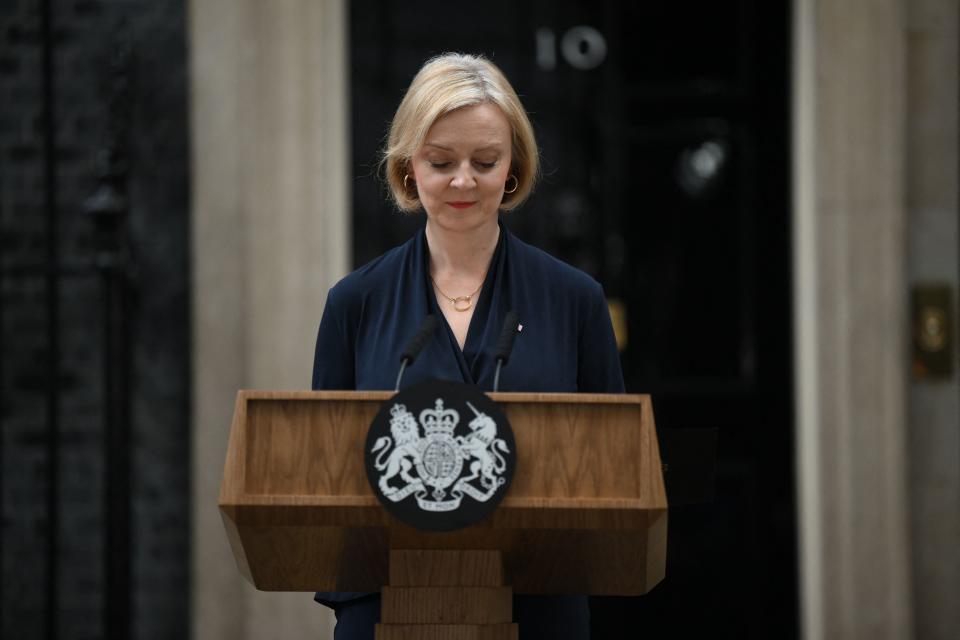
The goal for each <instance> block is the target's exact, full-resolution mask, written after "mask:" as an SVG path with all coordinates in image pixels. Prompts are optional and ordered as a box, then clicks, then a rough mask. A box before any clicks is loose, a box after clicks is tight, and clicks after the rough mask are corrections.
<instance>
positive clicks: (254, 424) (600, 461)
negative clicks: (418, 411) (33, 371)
mask: <svg viewBox="0 0 960 640" xmlns="http://www.w3.org/2000/svg"><path fill="white" fill-rule="evenodd" d="M392 395H393V394H392V393H390V392H380V391H377V392H364V391H299V392H269V391H240V392H239V393H238V394H237V401H236V409H235V413H234V417H233V424H232V425H231V428H230V441H229V445H228V448H227V459H226V465H225V468H224V474H223V484H222V486H221V490H220V511H221V514H222V516H223V520H224V524H225V526H226V529H227V535H228V537H229V539H230V544H231V546H232V547H233V553H234V556H235V557H236V559H237V564H238V565H239V567H240V570H241V572H242V573H243V574H244V575H245V576H246V577H247V578H248V579H249V580H250V581H251V582H252V583H253V585H254V586H255V587H256V588H257V589H261V590H265V591H380V592H381V593H382V596H383V597H382V604H381V618H382V624H380V625H378V628H377V637H378V638H379V639H381V640H387V639H391V640H392V639H398V638H402V639H404V640H407V639H411V640H412V639H414V638H418V639H426V638H430V639H437V640H439V639H440V638H444V639H452V640H458V639H463V640H466V639H477V640H481V639H483V640H487V639H489V640H493V639H495V638H496V639H499V638H514V639H515V638H517V637H518V629H517V625H516V624H513V623H512V605H511V602H512V592H513V591H515V592H517V593H525V594H593V595H640V594H643V593H646V592H647V591H649V590H650V589H651V588H653V586H654V585H656V584H657V583H658V582H659V581H660V580H661V579H663V576H664V570H665V563H666V541H667V499H666V493H665V492H664V485H663V475H662V473H661V467H660V454H659V451H658V448H657V438H656V433H655V429H654V421H653V409H652V406H651V403H650V398H649V396H642V395H606V394H544V393H493V394H490V396H491V397H492V398H493V399H494V400H495V401H496V402H498V403H500V406H501V407H502V408H503V409H504V411H505V413H506V414H507V417H508V419H509V420H510V424H511V425H512V427H513V431H514V436H515V438H516V447H517V467H516V475H515V476H514V478H513V484H512V485H511V486H510V489H509V491H508V493H507V495H506V497H504V499H503V502H501V503H500V506H499V507H498V508H497V510H496V511H494V513H493V515H492V516H491V517H489V518H487V519H486V520H484V521H482V522H480V523H478V524H475V525H472V526H470V527H468V528H465V529H460V530H457V531H451V532H442V533H440V532H430V531H421V530H418V529H414V528H412V527H409V526H407V525H405V524H402V523H401V522H399V521H398V520H396V519H395V518H393V517H392V516H390V515H389V514H388V513H387V512H386V511H385V510H384V509H383V508H382V507H381V505H380V503H379V502H378V500H377V498H376V497H375V496H374V494H373V491H372V490H371V488H370V486H369V484H368V482H367V477H366V471H365V468H364V451H363V447H364V445H365V439H366V434H367V428H368V426H369V425H370V423H371V421H372V420H373V417H374V416H375V415H376V413H377V411H378V410H379V408H380V404H381V403H382V402H384V401H385V400H387V399H389V398H390V397H392Z"/></svg>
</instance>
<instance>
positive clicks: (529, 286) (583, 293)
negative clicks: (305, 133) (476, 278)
mask: <svg viewBox="0 0 960 640" xmlns="http://www.w3.org/2000/svg"><path fill="white" fill-rule="evenodd" d="M429 264H430V263H429V255H428V251H427V241H426V235H425V233H424V230H423V229H422V228H421V229H420V230H419V231H418V232H417V234H416V235H415V236H414V237H413V238H411V239H410V240H409V241H407V242H406V243H404V244H403V245H401V246H399V247H397V248H395V249H393V250H392V251H389V252H387V253H385V254H384V255H382V256H380V257H379V258H377V259H375V260H374V261H373V262H370V263H369V264H367V265H366V266H364V267H361V268H360V269H358V270H357V271H354V272H353V273H351V274H350V275H348V276H347V277H345V278H344V279H343V280H341V281H340V282H338V283H337V284H336V285H335V286H334V287H333V288H332V289H330V293H329V295H328V296H327V304H326V308H325V309H324V312H323V318H322V320H321V321H320V331H319V334H318V336H317V346H316V354H315V359H314V365H313V388H314V389H358V390H375V389H379V390H384V389H386V390H392V389H393V386H394V383H395V382H396V375H397V371H398V369H399V366H400V353H401V352H402V351H403V349H404V347H406V345H407V342H409V340H410V338H412V337H413V335H414V334H415V333H416V332H417V329H418V328H419V327H420V324H421V323H422V322H423V318H424V316H426V315H427V314H428V313H433V314H435V315H436V316H437V317H438V318H440V319H441V320H442V319H443V314H442V313H441V312H440V309H439V307H438V306H437V299H436V296H435V295H434V294H433V288H432V285H431V282H430V270H429ZM511 309H512V310H513V311H515V312H516V313H517V315H518V316H519V318H520V324H521V325H522V327H523V328H522V330H521V331H520V333H519V334H518V335H517V336H516V340H515V341H514V346H513V352H512V354H511V356H510V361H509V363H508V364H507V365H506V366H505V367H504V368H503V370H502V371H501V373H500V390H501V391H543V392H598V393H623V390H624V387H623V374H622V373H621V370H620V359H619V356H618V353H617V347H616V342H615V340H614V336H613V328H612V326H611V324H610V314H609V312H608V310H607V304H606V300H605V298H604V295H603V289H602V288H601V286H600V284H599V283H597V282H596V281H595V280H594V279H593V278H591V277H590V276H588V275H586V274H585V273H583V272H582V271H579V270H578V269H575V268H573V267H571V266H569V265H567V264H565V263H563V262H561V261H559V260H557V259H556V258H553V257H552V256H550V255H548V254H546V253H544V252H543V251H541V250H539V249H537V248H535V247H532V246H530V245H528V244H526V243H524V242H522V241H520V240H519V239H517V238H516V237H515V236H513V235H512V234H511V233H510V232H509V231H508V230H507V228H506V227H504V226H502V225H501V227H500V239H499V241H498V243H497V247H496V250H495V251H494V254H493V259H492V261H491V264H490V268H489V270H488V271H487V277H486V280H485V281H484V284H483V288H482V290H481V292H480V296H479V299H478V300H477V302H476V308H475V309H474V312H473V316H472V318H471V320H470V327H469V329H468V331H467V339H466V342H465V343H464V347H463V350H462V351H461V349H460V347H459V345H458V344H457V341H456V338H455V337H454V335H453V332H452V331H451V330H450V327H449V325H447V323H446V321H442V322H441V327H440V329H438V330H437V331H436V332H435V333H434V335H433V336H432V337H431V338H430V340H428V341H427V343H426V346H425V347H424V349H423V351H421V353H420V355H419V357H418V358H417V360H416V361H415V362H414V363H413V365H411V366H410V367H408V368H407V370H406V372H405V373H404V377H403V386H404V387H407V386H410V385H413V384H416V383H418V382H422V381H424V380H429V379H431V378H439V379H443V380H455V381H462V382H466V383H468V384H475V385H477V386H479V387H480V388H481V389H482V390H484V391H489V390H492V388H493V376H494V370H495V367H496V363H495V362H494V359H493V351H494V349H495V346H496V341H497V338H498V337H499V333H500V330H501V328H502V325H503V321H504V318H505V316H506V314H507V312H508V311H510V310H511Z"/></svg>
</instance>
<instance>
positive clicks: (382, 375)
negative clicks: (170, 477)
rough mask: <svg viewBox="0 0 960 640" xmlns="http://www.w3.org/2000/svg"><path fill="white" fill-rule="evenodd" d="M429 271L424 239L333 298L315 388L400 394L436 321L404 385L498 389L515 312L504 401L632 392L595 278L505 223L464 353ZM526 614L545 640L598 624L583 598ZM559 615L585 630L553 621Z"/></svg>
mask: <svg viewBox="0 0 960 640" xmlns="http://www.w3.org/2000/svg"><path fill="white" fill-rule="evenodd" d="M429 265H430V261H429V253H428V249H427V241H426V235H425V233H424V230H423V228H421V229H420V230H419V231H418V232H417V234H416V235H414V237H413V238H411V239H410V240H408V241H407V242H406V243H404V244H403V245H401V246H399V247H397V248H395V249H393V250H391V251H389V252H387V253H385V254H384V255H382V256H380V257H379V258H377V259H375V260H373V261H372V262H370V263H369V264H367V265H366V266H364V267H361V268H360V269H358V270H356V271H354V272H353V273H351V274H350V275H348V276H346V277H345V278H343V279H342V280H341V281H340V282H338V283H337V284H336V285H335V286H334V287H333V288H331V289H330V292H329V294H328V296H327V304H326V307H325V308H324V311H323V318H322V319H321V321H320V330H319V334H318V336H317V346H316V353H315V356H314V364H313V388H314V389H357V390H392V389H393V388H394V384H395V382H396V376H397V371H398V370H399V366H400V353H401V352H402V351H403V349H404V348H405V347H406V345H407V343H408V342H409V340H410V338H411V337H413V335H414V334H415V333H416V332H417V330H418V329H419V328H420V325H421V323H422V322H423V318H424V316H426V315H427V314H428V313H432V314H434V315H436V316H437V317H438V318H439V319H440V320H441V323H440V328H438V330H437V331H435V332H434V334H433V335H432V336H431V338H430V339H429V340H428V341H427V343H426V345H425V346H424V348H423V350H422V351H421V352H420V355H419V356H418V357H417V359H416V361H415V362H414V363H413V364H412V365H411V366H409V367H407V369H406V371H405V373H404V377H403V384H402V386H403V387H408V386H411V385H413V384H416V383H419V382H423V381H425V380H429V379H434V378H437V379H444V380H455V381H460V382H465V383H468V384H475V385H477V386H478V387H480V389H482V390H484V391H489V390H492V389H493V377H494V372H495V368H496V363H495V362H494V359H493V353H494V350H495V347H496V342H497V338H498V337H499V334H500V330H501V328H502V326H503V321H504V318H505V317H506V314H507V312H508V311H510V310H513V311H515V312H516V313H517V315H518V316H519V319H520V324H521V325H522V330H521V331H520V333H519V334H517V336H516V340H515V341H514V345H513V351H512V353H511V356H510V360H509V363H508V364H507V365H506V366H504V367H503V369H502V370H501V372H500V390H501V391H542V392H595V393H623V391H624V386H623V374H622V372H621V370H620V358H619V354H618V353H617V346H616V341H615V339H614V335H613V328H612V326H611V323H610V314H609V312H608V310H607V304H606V300H605V298H604V295H603V289H602V288H601V286H600V284H599V283H597V282H596V281H595V280H594V279H593V278H591V277H590V276H588V275H586V274H585V273H583V272H582V271H579V270H578V269H575V268H574V267H571V266H569V265H567V264H565V263H563V262H561V261H559V260H557V259H556V258H553V257H552V256H550V255H548V254H547V253H544V252H543V251H541V250H539V249H537V248H535V247H532V246H530V245H528V244H526V243H524V242H522V241H520V240H519V239H517V238H516V237H515V236H513V235H512V234H511V233H510V232H509V231H508V230H507V228H506V227H505V226H503V225H502V224H501V226H500V239H499V241H498V242H497V247H496V249H495V251H494V254H493V259H492V261H491V263H490V268H489V269H488V271H487V276H486V279H485V280H484V284H483V288H482V290H481V292H480V296H479V298H478V299H477V302H476V308H475V309H474V312H473V316H472V317H471V319H470V327H469V329H468V331H467V339H466V342H465V343H464V347H463V349H462V350H461V349H460V346H459V345H458V344H457V341H456V338H455V337H454V335H453V331H451V329H450V327H449V325H448V324H447V322H446V320H444V318H443V314H442V313H441V312H440V309H439V307H438V305H437V299H436V296H435V295H434V293H433V286H432V284H431V282H430V269H429ZM362 595H364V594H362V593H346V592H344V593H318V594H317V595H316V599H317V601H319V602H322V603H324V604H327V605H328V606H334V607H336V606H337V603H343V602H345V601H348V600H352V599H355V598H357V597H359V596H362ZM517 607H519V608H520V610H519V611H518V610H517ZM525 609H529V610H530V613H528V614H527V617H528V619H530V618H532V619H534V620H536V621H537V622H536V626H537V627H540V630H541V631H542V632H543V633H545V634H547V635H546V636H544V637H553V638H560V637H567V636H570V637H573V636H574V635H576V636H579V637H582V634H581V633H577V632H574V630H573V628H571V627H576V628H580V629H583V628H584V625H588V624H589V623H588V622H587V621H586V619H588V617H589V614H588V613H587V609H586V598H584V597H567V598H547V597H542V598H540V599H539V600H538V599H536V598H533V597H527V598H524V597H522V596H521V597H519V599H515V616H517V615H523V614H522V612H523V611H524V610H525ZM557 609H561V610H566V612H567V615H568V616H569V615H573V616H574V618H573V619H574V620H578V621H579V623H577V624H572V625H571V624H569V622H568V620H569V618H568V619H567V620H565V616H563V615H560V616H557V615H552V614H551V611H556V610H557ZM538 611H539V613H538ZM578 612H579V613H578ZM515 619H518V620H519V618H516V617H515ZM550 620H554V621H555V622H556V623H557V625H558V626H561V627H562V628H560V629H554V630H553V631H550V630H549V629H548V628H547V627H546V626H545V625H547V624H548V621H550ZM524 635H525V636H526V635H527V634H524ZM338 637H339V634H338Z"/></svg>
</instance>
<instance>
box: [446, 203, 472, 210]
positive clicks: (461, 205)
mask: <svg viewBox="0 0 960 640" xmlns="http://www.w3.org/2000/svg"><path fill="white" fill-rule="evenodd" d="M447 204H449V205H450V206H451V207H453V208H454V209H469V208H470V207H472V206H473V205H475V204H477V203H476V202H448V203H447Z"/></svg>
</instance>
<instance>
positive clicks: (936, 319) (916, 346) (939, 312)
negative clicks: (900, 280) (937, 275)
mask: <svg viewBox="0 0 960 640" xmlns="http://www.w3.org/2000/svg"><path fill="white" fill-rule="evenodd" d="M910 306H911V329H912V333H913V335H912V338H913V339H912V343H913V345H912V349H911V350H912V353H913V377H914V379H915V380H931V379H944V378H949V377H950V376H952V375H953V332H954V320H955V319H954V315H953V304H952V300H951V287H950V285H948V284H922V285H914V287H913V290H912V292H911V296H910Z"/></svg>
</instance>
